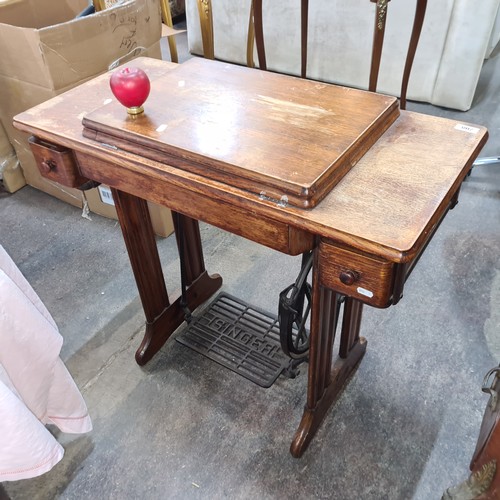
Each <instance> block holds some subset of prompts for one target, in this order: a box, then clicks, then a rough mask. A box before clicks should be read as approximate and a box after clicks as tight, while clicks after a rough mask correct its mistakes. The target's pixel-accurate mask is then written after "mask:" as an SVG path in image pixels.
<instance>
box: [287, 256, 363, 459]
mask: <svg viewBox="0 0 500 500" xmlns="http://www.w3.org/2000/svg"><path fill="white" fill-rule="evenodd" d="M314 258H315V262H314V266H313V283H312V289H313V291H312V309H311V324H310V340H309V341H310V344H309V345H310V347H309V371H308V383H307V403H306V406H305V409H304V414H303V415H302V420H301V422H300V425H299V427H298V429H297V432H296V433H295V436H294V439H293V441H292V445H291V447H290V453H291V454H292V455H293V456H294V457H296V458H299V457H300V456H302V454H303V453H304V451H305V450H306V448H307V446H308V444H309V443H310V442H311V439H312V438H313V437H314V435H315V434H316V431H317V430H318V428H319V426H320V425H321V422H322V421H323V419H324V417H325V415H326V413H327V412H328V409H329V408H330V407H331V406H332V404H333V403H334V401H335V399H336V398H337V396H338V395H339V393H340V391H341V390H342V389H343V387H344V386H345V385H346V383H347V380H348V378H349V376H350V375H351V374H352V373H353V371H354V370H355V369H356V367H357V365H358V363H359V362H360V361H361V359H362V357H363V355H364V353H365V351H366V340H365V339H364V338H362V337H359V328H360V325H361V313H362V306H363V304H362V303H361V302H359V301H357V300H354V299H351V298H347V299H346V303H345V306H344V317H343V321H342V331H341V338H340V355H339V357H338V358H337V359H336V361H335V363H334V364H333V366H332V351H333V343H334V340H335V328H334V325H335V323H336V319H337V318H336V314H337V298H338V295H337V293H335V292H334V291H333V290H330V289H328V288H325V287H323V286H320V279H319V276H318V272H319V271H318V269H319V266H318V262H317V260H318V252H317V251H315V257H314Z"/></svg>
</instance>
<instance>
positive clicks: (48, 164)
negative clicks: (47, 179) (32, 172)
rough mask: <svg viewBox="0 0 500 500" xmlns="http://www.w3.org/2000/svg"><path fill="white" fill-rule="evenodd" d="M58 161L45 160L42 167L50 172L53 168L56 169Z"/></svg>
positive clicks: (41, 164) (46, 171)
mask: <svg viewBox="0 0 500 500" xmlns="http://www.w3.org/2000/svg"><path fill="white" fill-rule="evenodd" d="M56 166H57V165H56V162H55V161H54V160H43V161H42V162H41V163H40V167H41V168H42V170H43V171H44V172H45V173H46V174H48V173H49V172H50V171H51V170H54V169H55V168H56Z"/></svg>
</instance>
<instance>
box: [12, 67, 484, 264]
mask: <svg viewBox="0 0 500 500" xmlns="http://www.w3.org/2000/svg"><path fill="white" fill-rule="evenodd" d="M135 64H136V65H138V66H140V67H143V68H144V69H145V71H146V72H147V73H148V75H149V76H150V78H151V79H155V78H159V77H160V76H161V75H163V74H164V73H165V72H166V71H169V70H171V69H172V68H173V67H175V65H173V64H171V63H166V62H164V61H157V60H153V59H146V58H140V59H137V60H135ZM261 74H263V75H267V74H268V73H261ZM108 80H109V75H103V76H101V77H98V78H97V79H95V80H92V81H90V82H87V83H85V84H83V85H82V86H80V87H77V88H75V89H72V90H70V91H69V92H67V93H65V94H64V96H58V97H56V98H54V99H52V100H50V101H47V102H46V103H44V104H41V105H39V106H37V107H35V108H33V109H31V110H29V111H27V112H25V113H22V114H20V115H18V116H17V117H16V118H15V125H16V127H18V128H20V129H21V130H25V131H26V132H28V133H30V134H34V135H36V136H38V137H39V138H43V139H45V140H48V141H52V142H53V143H57V144H59V145H61V146H65V147H68V148H70V149H72V150H74V151H75V152H77V153H78V152H80V153H85V154H87V155H89V156H92V157H93V158H96V159H103V160H105V161H107V162H108V163H115V164H118V165H120V176H119V177H117V178H115V179H114V181H113V182H114V183H117V182H119V183H120V185H121V186H122V188H126V189H131V190H132V192H134V191H133V190H137V189H138V186H143V183H144V182H147V183H148V186H147V188H148V189H150V192H151V201H156V202H158V203H162V200H163V202H165V200H166V199H167V198H168V196H169V194H168V193H170V192H176V191H179V190H182V191H183V193H184V194H183V196H185V197H186V196H188V197H189V199H190V202H191V203H190V204H188V205H187V206H185V213H186V212H189V211H190V210H191V209H192V208H194V207H192V205H195V204H196V203H197V202H196V201H195V200H197V199H198V198H200V200H203V199H204V198H205V197H210V198H214V199H217V200H219V201H220V202H224V203H227V204H228V205H229V206H236V205H237V206H238V207H239V208H240V209H241V210H244V211H247V212H248V213H250V214H252V216H253V215H255V216H256V217H257V218H260V219H262V220H272V221H277V222H283V223H285V224H287V225H289V226H290V227H293V228H295V229H296V230H303V231H306V232H307V233H310V234H312V235H319V236H322V237H324V238H328V239H330V240H332V241H333V242H335V243H336V244H337V243H339V244H341V245H343V246H347V247H350V248H353V249H357V250H361V251H363V252H366V253H369V254H372V255H374V256H378V257H382V258H384V259H387V260H390V261H392V262H409V261H411V260H412V259H414V258H415V257H416V256H417V254H418V253H419V252H420V250H421V249H422V247H423V246H424V245H425V241H426V239H427V238H428V235H429V232H430V231H431V230H432V228H433V227H434V225H435V224H436V222H437V221H438V220H439V219H440V218H441V217H442V215H443V213H444V212H445V211H446V209H447V207H448V206H449V203H450V201H451V200H452V198H453V196H454V195H455V193H456V192H457V191H458V189H459V187H460V185H461V182H462V181H463V179H464V178H465V177H466V175H467V172H468V171H469V169H470V167H471V165H472V163H473V161H474V159H475V158H476V157H477V155H478V154H479V152H480V150H481V148H482V146H483V145H484V143H485V142H486V140H487V137H488V133H487V130H486V129H485V128H484V127H479V126H476V125H472V126H471V127H470V130H472V132H470V131H467V128H466V129H464V128H463V127H462V125H463V124H462V123H461V122H458V121H455V120H448V119H444V118H439V117H433V116H427V115H422V114H418V113H412V112H401V116H400V117H399V118H398V120H396V122H394V124H393V125H392V126H391V127H390V128H389V129H388V130H387V131H386V133H384V135H383V136H382V137H381V138H380V139H379V141H377V143H376V144H375V145H374V146H373V147H372V148H371V149H370V150H369V151H368V152H367V153H366V154H365V155H364V157H363V158H362V159H361V160H360V161H359V162H358V163H357V165H356V166H355V167H354V168H352V169H351V170H350V171H349V172H348V173H347V174H346V175H345V176H344V177H343V179H342V180H341V182H339V183H338V184H337V185H336V187H335V189H333V190H332V191H331V192H330V193H329V194H328V195H327V196H326V197H325V198H324V199H323V201H322V202H321V203H320V204H319V205H318V206H317V207H315V208H314V209H313V210H303V209H300V208H297V207H293V206H290V205H286V204H281V205H278V204H277V203H276V202H275V201H273V200H270V199H266V198H265V197H261V196H259V195H256V194H255V193H251V192H248V191H246V190H243V189H239V188H236V187H234V186H230V185H228V184H225V183H223V182H220V181H215V180H213V179H209V178H206V177H204V176H202V175H197V174H194V173H190V172H186V171H181V170H179V169H178V168H176V167H173V166H171V165H168V164H165V163H160V162H157V161H153V160H148V159H140V158H139V157H138V156H137V155H134V154H132V153H128V152H126V151H123V150H120V149H110V148H109V147H107V146H106V145H105V144H99V143H96V142H95V141H92V140H90V139H87V138H85V137H83V136H82V125H81V120H82V118H83V116H85V114H86V113H87V112H91V111H93V110H95V109H97V108H99V107H101V106H102V104H103V102H104V101H105V100H106V99H109V98H112V94H111V91H110V90H109V84H108ZM465 125H467V126H470V124H465ZM311 147H312V145H311ZM80 168H82V167H81V166H80ZM82 174H85V172H83V171H82ZM95 176H96V178H95V179H94V180H96V181H98V182H106V180H104V179H105V178H106V174H105V172H96V173H95ZM145 177H147V178H148V179H149V180H148V181H145V180H144V179H145ZM106 179H107V178H106ZM107 180H109V179H107ZM143 187H144V188H146V186H143ZM179 196H180V195H179ZM196 210H197V211H200V212H202V211H203V208H202V206H199V207H197V208H196ZM231 212H232V211H231V210H228V211H227V212H226V213H225V214H224V217H223V218H222V219H221V221H220V224H221V225H224V224H226V223H227V224H239V223H238V222H235V221H233V220H232V217H231ZM186 214H187V215H190V214H189V213H186ZM192 215H193V216H194V214H192ZM195 218H196V217H195ZM200 220H205V219H204V217H200Z"/></svg>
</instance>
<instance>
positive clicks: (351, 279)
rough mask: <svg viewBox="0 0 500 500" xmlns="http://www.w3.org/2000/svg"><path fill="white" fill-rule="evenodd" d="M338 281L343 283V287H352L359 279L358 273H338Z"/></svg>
mask: <svg viewBox="0 0 500 500" xmlns="http://www.w3.org/2000/svg"><path fill="white" fill-rule="evenodd" d="M339 277H340V281H342V283H344V285H352V284H353V283H355V282H356V281H358V279H359V273H357V272H356V271H342V272H341V273H340V276H339Z"/></svg>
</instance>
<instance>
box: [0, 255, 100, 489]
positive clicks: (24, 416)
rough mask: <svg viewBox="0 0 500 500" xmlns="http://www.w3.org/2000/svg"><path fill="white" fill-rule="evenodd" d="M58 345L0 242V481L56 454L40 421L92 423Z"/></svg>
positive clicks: (27, 473)
mask: <svg viewBox="0 0 500 500" xmlns="http://www.w3.org/2000/svg"><path fill="white" fill-rule="evenodd" d="M61 346H62V337H61V335H60V333H59V332H58V330H57V327H56V324H55V322H54V320H53V318H52V317H51V315H50V313H49V312H48V311H47V309H46V308H45V306H44V305H43V303H42V302H41V301H40V299H39V297H38V296H37V295H36V293H35V291H34V290H33V289H32V288H31V286H30V285H29V283H28V282H27V281H26V279H25V278H24V276H22V274H21V272H20V271H19V270H18V269H17V267H16V266H15V264H14V262H13V261H12V260H11V259H10V257H9V256H8V255H7V253H6V252H5V250H4V249H3V248H2V247H1V246H0V436H1V438H0V482H1V481H13V480H18V479H24V478H28V477H33V476H37V475H40V474H43V473H44V472H47V471H48V470H50V469H51V468H52V467H53V466H54V465H55V464H56V463H57V462H59V460H61V458H62V456H63V453H64V451H63V449H62V447H61V446H60V445H59V443H57V441H56V440H55V438H54V437H53V436H52V434H50V432H49V431H48V430H47V429H46V428H45V426H44V424H47V423H52V424H55V425H56V426H58V427H59V429H60V430H61V431H63V432H70V433H83V432H88V431H90V430H91V429H92V422H91V419H90V417H89V415H88V412H87V407H86V405H85V402H84V400H83V397H82V395H81V394H80V391H79V390H78V388H77V387H76V385H75V383H74V381H73V379H72V377H71V375H70V374H69V372H68V370H67V369H66V367H65V366H64V363H63V362H62V360H61V359H60V358H59V353H60V350H61Z"/></svg>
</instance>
